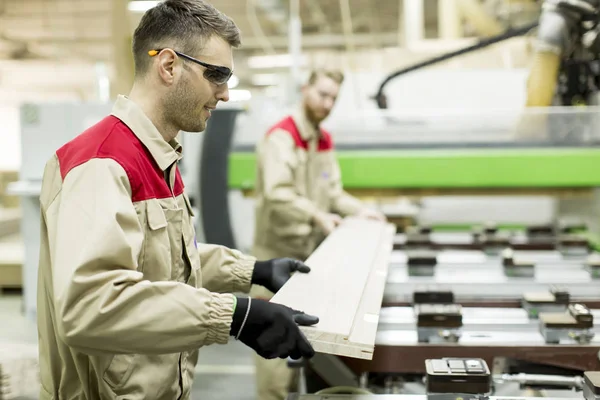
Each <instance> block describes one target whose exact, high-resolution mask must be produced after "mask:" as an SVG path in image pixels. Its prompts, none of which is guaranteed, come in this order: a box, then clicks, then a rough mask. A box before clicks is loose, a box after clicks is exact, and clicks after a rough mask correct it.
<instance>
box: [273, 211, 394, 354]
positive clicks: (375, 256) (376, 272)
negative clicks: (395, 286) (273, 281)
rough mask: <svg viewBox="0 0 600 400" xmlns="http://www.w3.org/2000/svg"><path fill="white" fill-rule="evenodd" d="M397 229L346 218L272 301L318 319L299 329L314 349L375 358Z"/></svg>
mask: <svg viewBox="0 0 600 400" xmlns="http://www.w3.org/2000/svg"><path fill="white" fill-rule="evenodd" d="M395 233H396V229H395V227H394V226H393V225H392V224H388V223H382V222H378V221H371V220H364V219H358V218H346V219H345V220H344V221H343V222H342V224H341V225H340V226H339V227H338V228H337V229H336V230H335V231H334V232H333V233H331V234H330V235H329V236H328V237H327V239H326V240H325V241H323V243H322V244H321V245H320V246H319V247H318V248H317V249H316V250H315V251H314V252H313V254H311V256H310V257H309V258H308V260H306V264H307V265H308V266H309V267H311V272H310V273H309V274H295V275H294V276H293V277H292V278H291V279H290V280H289V281H288V282H287V283H286V284H285V286H284V287H283V288H281V290H280V291H279V292H278V293H277V294H276V295H275V296H274V297H273V298H272V299H271V301H272V302H275V303H279V304H283V305H286V306H288V307H291V308H294V309H296V310H301V311H304V312H305V313H307V314H312V315H316V316H318V317H319V323H318V324H317V325H314V326H311V327H302V330H303V332H304V333H305V335H306V337H307V338H308V340H309V341H310V342H311V344H312V346H313V347H314V349H315V351H317V352H320V353H327V354H335V355H341V356H347V357H353V358H362V359H369V360H370V359H371V358H372V357H373V350H374V343H375V335H376V333H377V325H378V322H379V312H380V309H381V301H382V299H383V291H384V288H385V282H386V278H387V271H388V266H389V262H390V255H391V252H392V247H393V240H394V235H395Z"/></svg>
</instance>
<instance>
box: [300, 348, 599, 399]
mask: <svg viewBox="0 0 600 400" xmlns="http://www.w3.org/2000/svg"><path fill="white" fill-rule="evenodd" d="M424 370H425V371H424V378H423V379H424V381H425V383H424V385H423V386H424V387H423V390H422V392H423V393H422V394H421V393H414V394H413V393H411V394H407V393H406V392H405V391H404V392H403V394H389V393H386V394H375V393H369V392H368V391H365V390H364V389H363V390H360V389H354V390H353V389H352V388H337V391H335V390H323V391H321V392H318V393H316V394H299V393H292V394H290V396H288V400H325V399H340V400H376V399H382V400H383V399H385V400H430V399H431V400H433V399H437V400H456V399H471V400H484V399H485V400H488V399H490V400H495V399H513V400H518V399H521V400H524V399H527V398H528V397H518V396H501V395H493V393H494V392H496V391H497V390H498V386H499V385H502V384H504V383H507V382H509V383H512V382H514V383H519V384H523V385H531V386H536V385H541V386H547V387H548V386H550V387H552V386H556V387H561V386H563V387H564V388H566V389H568V388H571V389H572V391H571V392H568V391H564V392H563V393H562V395H561V397H560V398H563V399H565V398H566V399H573V400H575V399H577V400H597V399H598V397H599V395H600V372H597V371H585V372H583V373H582V375H581V376H574V377H560V376H540V375H531V374H515V375H511V374H494V373H493V371H492V370H491V368H490V367H489V366H488V364H487V363H486V361H485V360H483V359H481V358H477V357H472V358H463V357H443V358H435V359H427V360H425V362H424ZM334 393H337V394H334ZM546 398H549V399H552V397H546ZM557 398H558V397H557Z"/></svg>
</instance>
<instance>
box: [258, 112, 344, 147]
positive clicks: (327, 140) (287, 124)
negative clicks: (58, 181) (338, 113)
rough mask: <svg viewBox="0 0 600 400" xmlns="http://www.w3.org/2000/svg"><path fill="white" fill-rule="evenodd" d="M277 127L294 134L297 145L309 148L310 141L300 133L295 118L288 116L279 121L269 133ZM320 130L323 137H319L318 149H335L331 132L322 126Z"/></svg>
mask: <svg viewBox="0 0 600 400" xmlns="http://www.w3.org/2000/svg"><path fill="white" fill-rule="evenodd" d="M277 129H282V130H284V131H287V132H289V133H290V135H291V136H292V138H293V139H294V143H295V144H296V147H300V148H302V149H304V150H308V141H307V140H304V139H302V135H300V131H299V130H298V127H297V126H296V123H295V122H294V119H293V118H292V117H291V116H289V117H286V118H284V119H282V120H281V121H279V122H278V123H277V124H275V125H273V126H272V127H271V128H270V129H269V130H268V131H267V135H269V134H271V133H272V132H273V131H275V130H277ZM319 130H320V132H321V138H320V139H319V145H318V147H317V151H328V150H332V149H333V139H332V138H331V134H330V133H329V132H327V131H326V130H324V129H322V128H320V129H319Z"/></svg>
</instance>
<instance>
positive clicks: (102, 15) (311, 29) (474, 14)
mask: <svg viewBox="0 0 600 400" xmlns="http://www.w3.org/2000/svg"><path fill="white" fill-rule="evenodd" d="M407 1H408V2H410V1H413V4H414V1H421V0H299V11H300V13H299V15H300V18H301V21H302V47H303V51H304V52H306V53H311V52H314V53H317V52H320V53H321V54H322V53H323V52H329V53H334V52H342V51H344V52H347V51H349V50H352V51H365V50H368V49H381V48H394V47H396V48H399V47H402V46H404V45H405V44H406V35H407V31H406V24H405V17H406V16H407V15H408V14H407V11H406V10H405V9H404V5H405V4H407ZM422 1H423V14H422V20H423V24H422V26H421V27H420V29H421V33H420V36H421V38H422V39H425V40H428V39H430V40H435V39H437V38H439V37H440V36H442V32H441V30H443V29H444V28H440V26H441V25H440V21H441V18H440V15H442V14H443V15H446V12H445V11H444V10H443V9H442V8H441V7H442V3H441V2H442V1H443V2H444V3H443V5H444V6H446V7H447V5H448V4H451V3H453V2H455V3H456V4H458V3H463V6H465V5H466V6H465V7H466V10H467V12H466V14H465V15H463V16H462V17H461V18H460V22H459V25H460V27H459V30H460V34H459V36H461V37H471V38H475V37H481V36H486V35H490V34H493V33H497V31H499V30H502V29H504V28H505V27H507V26H508V25H509V24H511V25H519V24H520V23H523V22H525V21H523V20H533V19H535V18H537V15H538V14H539V4H538V3H539V2H536V1H531V0H422ZM132 3H136V4H135V6H140V7H135V6H132V5H129V4H128V1H127V0H0V68H1V66H2V65H8V64H6V63H7V62H10V63H14V62H15V60H19V61H20V62H23V63H25V62H28V63H36V62H37V63H56V64H58V65H64V64H66V63H74V64H78V63H79V64H81V63H87V64H88V65H89V64H94V63H97V62H105V63H107V64H108V65H109V66H112V65H111V64H112V63H114V60H115V59H116V58H118V57H119V56H118V54H123V52H124V51H127V46H128V45H129V44H128V43H126V40H127V39H126V38H127V36H129V37H130V35H131V33H132V32H133V29H134V28H135V26H136V25H137V23H138V22H139V19H140V18H141V15H142V12H141V11H135V9H136V8H137V9H138V10H140V9H143V3H146V2H144V1H139V0H136V1H134V2H132ZM212 3H213V4H214V5H215V6H216V7H217V8H219V9H220V10H222V11H223V12H225V13H226V14H227V15H229V16H230V17H232V18H233V19H234V20H235V22H236V23H237V24H238V26H239V27H240V29H241V31H242V33H243V47H242V48H241V49H240V50H238V51H236V52H235V54H236V66H237V67H238V71H240V73H241V74H242V76H241V77H240V78H241V79H242V80H244V79H246V75H247V74H246V72H245V68H244V67H245V61H246V59H247V58H248V57H250V56H253V55H265V54H281V53H286V52H287V51H288V45H289V40H288V37H289V35H288V29H289V23H288V21H289V19H288V18H289V13H290V9H289V6H290V0H212ZM446 10H447V8H446ZM440 13H442V14H440ZM454 36H456V35H454ZM439 50H443V49H438V52H439ZM254 72H256V71H254ZM245 74H246V75H245ZM3 83H6V79H5V78H4V79H3V76H2V70H1V69H0V85H2V84H3Z"/></svg>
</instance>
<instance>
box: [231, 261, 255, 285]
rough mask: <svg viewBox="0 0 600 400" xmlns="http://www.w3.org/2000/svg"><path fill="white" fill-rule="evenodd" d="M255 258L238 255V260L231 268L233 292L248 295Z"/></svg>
mask: <svg viewBox="0 0 600 400" xmlns="http://www.w3.org/2000/svg"><path fill="white" fill-rule="evenodd" d="M255 263H256V257H252V256H248V255H245V254H243V255H240V257H239V259H238V260H237V262H236V263H235V265H234V266H233V268H232V271H231V273H232V274H233V287H234V291H235V292H242V293H248V292H249V291H250V287H251V285H252V273H253V272H254V264H255Z"/></svg>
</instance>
